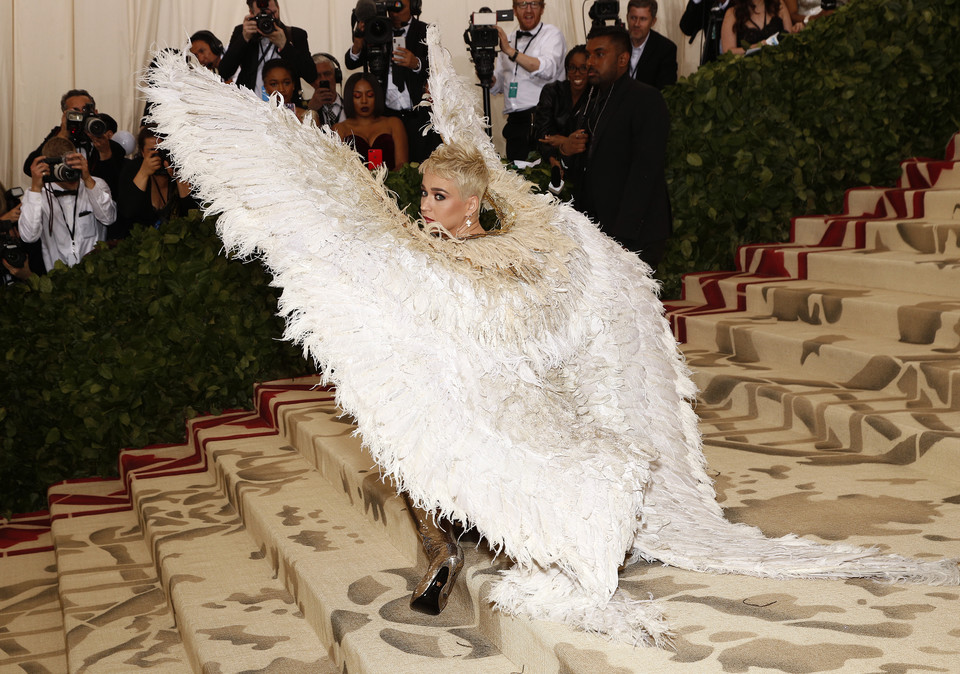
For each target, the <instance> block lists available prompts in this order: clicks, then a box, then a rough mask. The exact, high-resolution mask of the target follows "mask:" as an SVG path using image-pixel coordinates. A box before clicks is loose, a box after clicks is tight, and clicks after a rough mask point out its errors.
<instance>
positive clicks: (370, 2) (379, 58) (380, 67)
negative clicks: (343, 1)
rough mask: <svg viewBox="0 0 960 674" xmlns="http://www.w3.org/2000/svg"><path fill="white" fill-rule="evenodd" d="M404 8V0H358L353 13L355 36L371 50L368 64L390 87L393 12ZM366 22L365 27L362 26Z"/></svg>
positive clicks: (368, 52) (368, 51)
mask: <svg viewBox="0 0 960 674" xmlns="http://www.w3.org/2000/svg"><path fill="white" fill-rule="evenodd" d="M400 11H403V3H402V2H401V1H400V0H357V6H356V7H355V8H354V10H353V13H352V14H351V16H350V23H351V24H352V30H353V35H354V37H362V38H363V44H364V47H365V48H366V50H367V68H368V69H369V71H370V72H371V73H373V76H374V77H376V78H377V81H378V82H379V83H380V86H381V87H383V90H384V91H386V90H387V76H388V74H389V70H390V60H391V58H392V57H393V22H392V21H391V20H390V17H389V14H390V12H400ZM361 23H362V24H363V30H362V31H361V30H360V28H359V25H360V24H361Z"/></svg>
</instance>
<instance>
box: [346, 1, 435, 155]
mask: <svg viewBox="0 0 960 674" xmlns="http://www.w3.org/2000/svg"><path fill="white" fill-rule="evenodd" d="M400 1H401V4H402V8H401V9H400V10H398V11H392V10H391V11H390V12H389V17H390V25H391V27H392V28H393V42H392V43H391V44H388V45H386V46H387V49H388V51H389V52H390V55H391V58H390V62H389V64H388V65H387V68H386V86H385V87H384V95H385V97H386V107H387V114H388V115H392V116H394V117H399V118H400V119H401V120H402V121H403V126H404V128H405V129H406V131H407V141H408V142H409V144H410V161H417V162H420V161H423V160H424V159H426V158H427V157H428V156H429V155H430V152H432V151H433V148H434V147H436V145H437V144H438V143H437V140H438V139H437V138H436V137H435V134H434V136H433V137H427V138H424V136H423V133H422V129H423V126H424V124H426V123H427V122H428V121H429V119H430V115H429V112H427V111H426V110H424V109H422V108H419V109H418V108H416V106H417V104H418V103H420V101H421V100H423V92H424V90H425V89H426V85H427V75H428V74H429V69H430V65H429V62H428V60H427V44H426V40H427V24H425V23H424V22H423V21H421V20H420V18H419V17H420V4H421V2H420V0H412V2H411V0H400ZM375 12H376V6H375V5H374V3H373V2H370V0H360V1H359V2H357V7H356V10H355V13H356V17H357V20H358V23H357V26H356V30H355V31H354V34H353V46H352V47H351V48H350V49H348V50H347V53H346V56H345V57H344V62H345V64H346V66H347V68H348V69H349V70H356V69H357V68H359V67H361V66H363V68H364V72H370V71H372V70H373V69H374V67H375V66H374V64H373V63H371V59H370V58H369V54H370V49H369V47H368V46H367V45H366V42H365V40H364V34H365V30H366V25H365V24H366V22H367V21H369V20H371V19H373V17H374V16H375ZM401 43H402V44H403V46H402V47H401V46H400V44H401ZM373 74H374V75H376V76H377V77H378V79H379V78H380V77H381V75H382V73H376V72H374V73H373Z"/></svg>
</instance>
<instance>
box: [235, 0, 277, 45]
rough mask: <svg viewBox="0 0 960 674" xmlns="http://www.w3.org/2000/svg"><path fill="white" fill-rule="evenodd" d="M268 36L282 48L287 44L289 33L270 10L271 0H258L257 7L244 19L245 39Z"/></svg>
mask: <svg viewBox="0 0 960 674" xmlns="http://www.w3.org/2000/svg"><path fill="white" fill-rule="evenodd" d="M253 37H266V38H269V40H270V42H272V43H273V44H275V45H276V46H277V50H278V51H279V50H281V49H283V48H284V47H286V46H287V34H286V32H285V31H284V30H283V27H282V24H281V23H280V19H279V18H278V17H277V16H275V15H274V13H273V12H272V11H271V10H270V2H269V0H257V2H256V9H255V10H254V11H252V12H251V13H250V14H247V16H246V17H244V19H243V39H244V40H246V41H247V42H249V41H250V40H251V39H252V38H253Z"/></svg>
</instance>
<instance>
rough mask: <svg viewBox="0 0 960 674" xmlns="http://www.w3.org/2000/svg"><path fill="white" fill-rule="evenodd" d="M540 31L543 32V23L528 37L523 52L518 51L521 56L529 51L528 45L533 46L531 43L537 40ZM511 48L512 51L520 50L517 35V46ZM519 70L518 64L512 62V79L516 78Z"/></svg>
mask: <svg viewBox="0 0 960 674" xmlns="http://www.w3.org/2000/svg"><path fill="white" fill-rule="evenodd" d="M541 30H543V22H540V27H539V28H537V32H536V33H534V34H533V35H531V36H530V40H529V41H528V42H527V46H526V47H524V48H523V50H521V51H520V53H521V54H526V53H527V50H528V49H530V45H532V44H533V41H534V40H536V39H537V35H539V34H540V31H541ZM513 48H514V49H520V36H519V35H518V36H517V44H515V45H514V46H513ZM519 68H520V64H519V63H517V62H516V61H514V62H513V75H514V77H516V75H517V73H518V72H520V70H519Z"/></svg>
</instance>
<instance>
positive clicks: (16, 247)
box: [0, 221, 27, 272]
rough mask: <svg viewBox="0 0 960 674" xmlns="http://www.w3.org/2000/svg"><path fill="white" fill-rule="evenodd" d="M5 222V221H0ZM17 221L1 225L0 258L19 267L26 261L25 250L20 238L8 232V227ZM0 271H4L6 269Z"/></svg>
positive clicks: (12, 265)
mask: <svg viewBox="0 0 960 674" xmlns="http://www.w3.org/2000/svg"><path fill="white" fill-rule="evenodd" d="M0 222H2V223H3V224H6V222H7V221H0ZM15 224H17V223H15V222H10V225H9V226H7V227H3V229H2V231H0V259H3V260H6V261H7V262H8V263H9V264H10V266H11V267H14V268H17V269H18V268H20V267H22V266H24V265H25V264H26V263H27V251H26V250H25V249H24V247H23V244H22V243H21V242H20V239H18V238H16V237H15V236H13V235H12V234H10V227H11V226H13V225H15ZM0 271H4V272H6V271H7V270H6V269H2V270H0Z"/></svg>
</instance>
